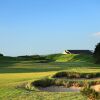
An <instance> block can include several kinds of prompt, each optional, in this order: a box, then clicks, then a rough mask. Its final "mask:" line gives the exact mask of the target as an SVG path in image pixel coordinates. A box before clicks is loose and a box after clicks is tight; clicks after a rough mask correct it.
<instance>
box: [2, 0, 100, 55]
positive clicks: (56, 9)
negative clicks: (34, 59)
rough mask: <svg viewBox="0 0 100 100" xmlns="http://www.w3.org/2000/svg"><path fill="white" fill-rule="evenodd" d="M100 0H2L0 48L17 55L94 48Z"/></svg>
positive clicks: (98, 38) (98, 35) (99, 26)
mask: <svg viewBox="0 0 100 100" xmlns="http://www.w3.org/2000/svg"><path fill="white" fill-rule="evenodd" d="M98 42H100V0H0V52H1V53H4V54H5V55H11V56H17V55H27V54H50V53H57V52H62V51H64V50H65V49H92V50H93V49H94V47H95V45H96V44H97V43H98Z"/></svg>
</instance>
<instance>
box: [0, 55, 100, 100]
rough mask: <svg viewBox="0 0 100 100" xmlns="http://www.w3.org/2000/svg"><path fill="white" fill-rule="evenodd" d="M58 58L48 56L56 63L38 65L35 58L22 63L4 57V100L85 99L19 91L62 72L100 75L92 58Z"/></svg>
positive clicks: (0, 94) (0, 99)
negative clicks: (28, 83)
mask: <svg viewBox="0 0 100 100" xmlns="http://www.w3.org/2000/svg"><path fill="white" fill-rule="evenodd" d="M57 56H58V57H57ZM57 56H56V55H53V57H52V55H49V56H46V57H47V58H49V59H51V60H52V61H53V62H50V63H36V62H35V61H34V60H33V59H31V60H28V61H27V60H25V61H24V60H23V61H22V60H16V58H10V57H7V58H3V59H2V58H0V100H84V98H83V97H82V96H81V94H80V93H49V92H39V91H27V90H25V89H20V88H16V86H18V85H19V84H22V83H24V82H29V81H34V80H37V79H41V78H44V77H47V76H50V75H53V74H55V73H57V72H58V71H75V72H81V73H82V72H84V73H89V72H100V65H96V64H93V63H92V57H91V56H86V55H57ZM72 56H73V57H72ZM84 56H85V57H84ZM75 59H76V60H75Z"/></svg>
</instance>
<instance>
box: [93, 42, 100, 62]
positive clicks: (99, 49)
mask: <svg viewBox="0 0 100 100" xmlns="http://www.w3.org/2000/svg"><path fill="white" fill-rule="evenodd" d="M94 58H95V62H96V63H97V64H100V43H98V44H97V45H96V48H95V51H94Z"/></svg>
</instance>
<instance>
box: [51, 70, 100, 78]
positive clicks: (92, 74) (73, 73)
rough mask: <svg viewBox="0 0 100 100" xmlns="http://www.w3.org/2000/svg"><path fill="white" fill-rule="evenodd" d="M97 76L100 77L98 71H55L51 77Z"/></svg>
mask: <svg viewBox="0 0 100 100" xmlns="http://www.w3.org/2000/svg"><path fill="white" fill-rule="evenodd" d="M63 77H64V78H76V79H79V78H86V79H90V78H97V77H100V73H78V72H58V73H56V74H55V75H54V76H53V78H63Z"/></svg>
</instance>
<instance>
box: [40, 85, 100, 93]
mask: <svg viewBox="0 0 100 100" xmlns="http://www.w3.org/2000/svg"><path fill="white" fill-rule="evenodd" d="M82 88H83V87H75V86H73V87H70V88H66V87H65V86H49V87H38V89H39V90H40V91H44V92H45V91H48V92H80V90H81V89H82ZM91 88H92V89H94V90H95V91H97V92H100V85H94V86H91Z"/></svg>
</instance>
